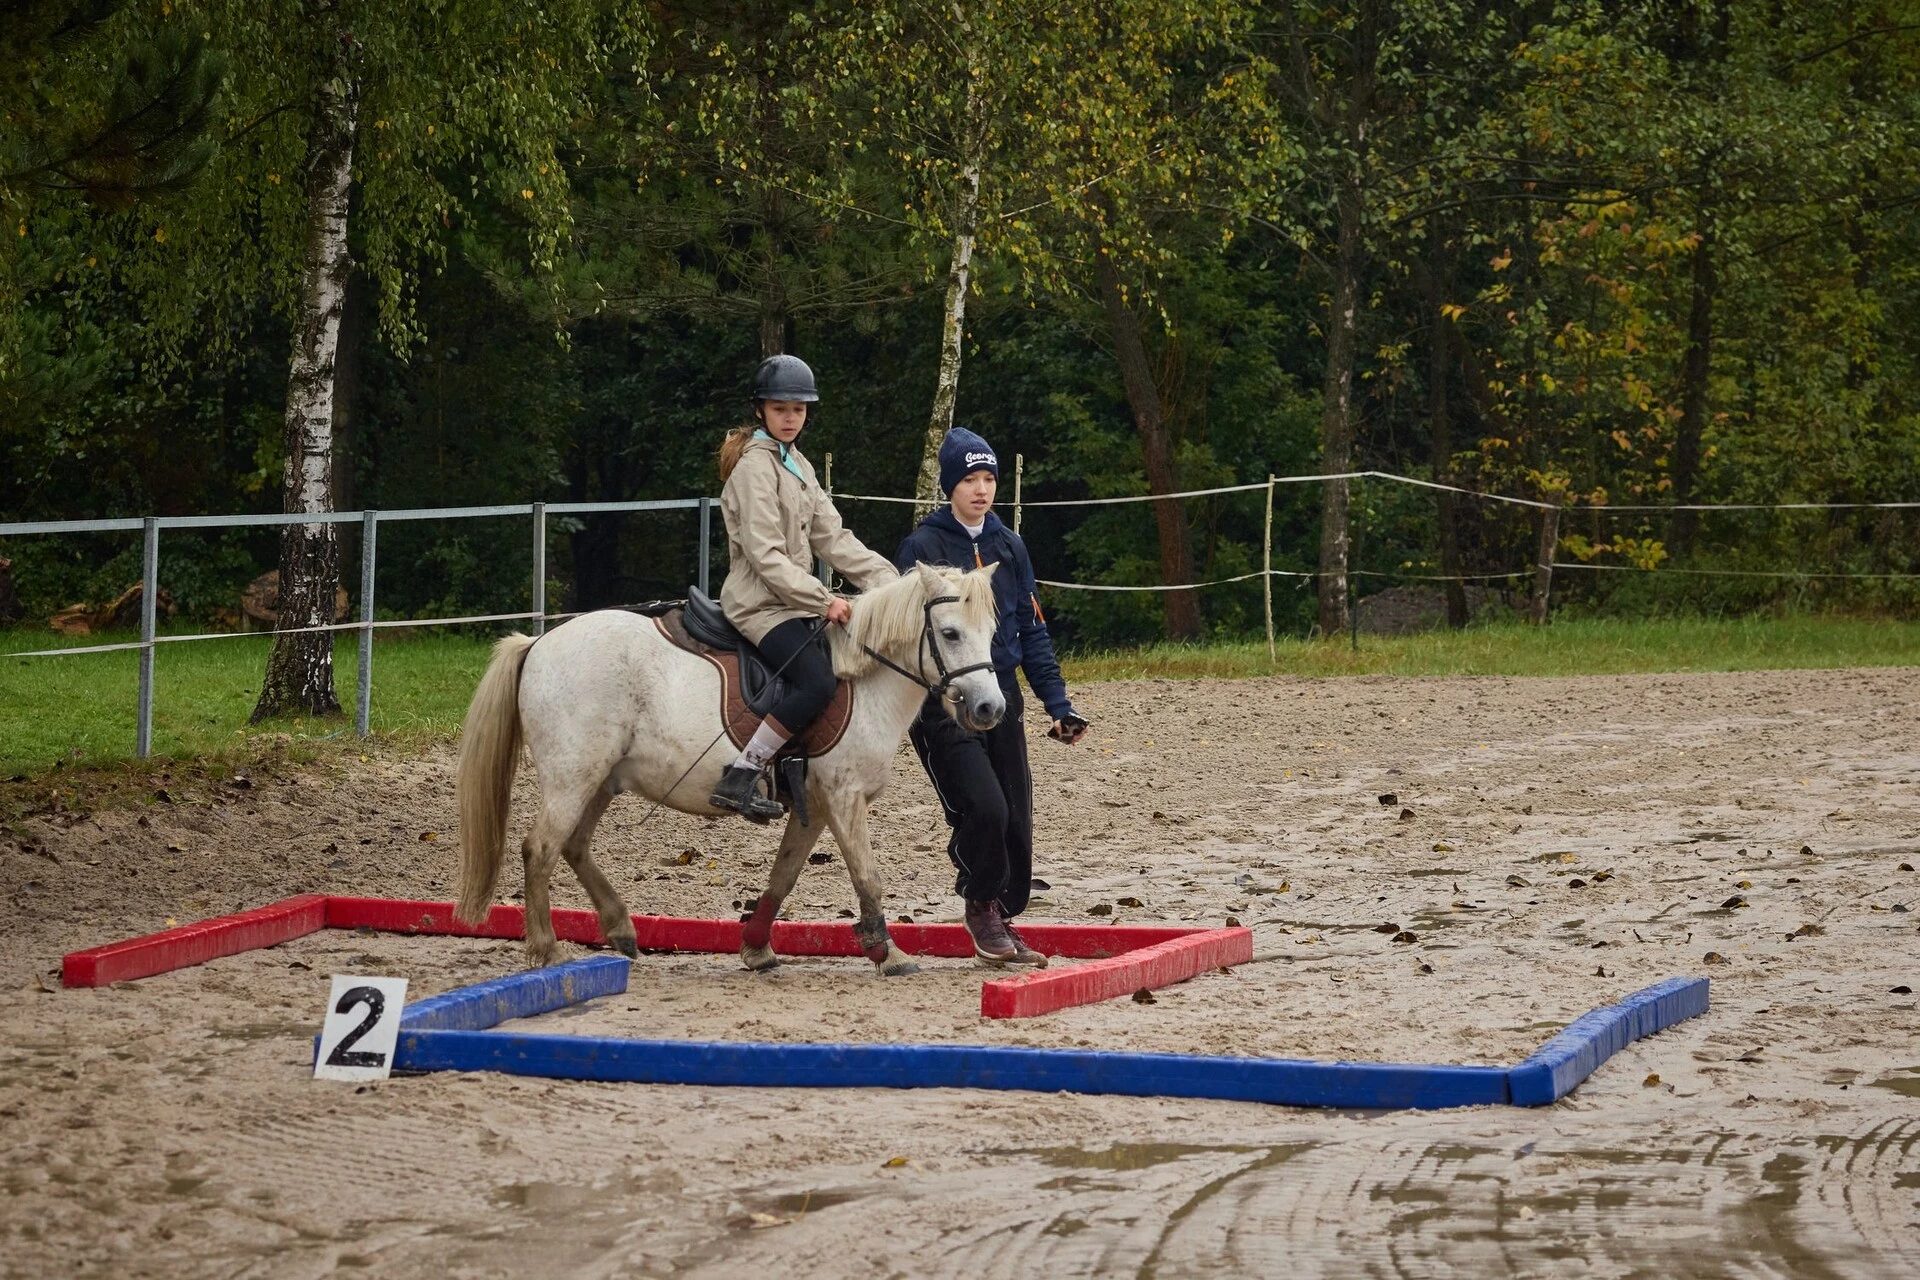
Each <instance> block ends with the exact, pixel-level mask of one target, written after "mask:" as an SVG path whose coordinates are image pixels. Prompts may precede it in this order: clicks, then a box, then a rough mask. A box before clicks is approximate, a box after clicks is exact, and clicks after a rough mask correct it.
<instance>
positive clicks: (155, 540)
mask: <svg viewBox="0 0 1920 1280" xmlns="http://www.w3.org/2000/svg"><path fill="white" fill-rule="evenodd" d="M628 511H697V512H699V519H700V546H699V552H698V556H699V560H698V564H697V565H696V567H695V571H694V572H695V581H696V583H697V584H698V585H699V587H700V589H701V590H702V591H705V590H707V585H708V577H707V564H708V561H709V560H710V559H711V558H712V554H711V553H712V546H713V499H712V498H705V497H703V498H668V499H664V500H661V501H652V502H517V503H508V504H505V505H500V506H489V507H415V508H410V509H407V510H401V511H325V512H315V513H311V514H299V515H258V516H144V517H143V516H127V517H123V518H120V519H113V520H42V521H13V522H8V523H0V537H13V536H19V535H35V534H58V533H132V532H135V531H138V532H139V533H140V535H141V539H142V542H141V554H140V639H139V640H137V641H132V642H129V643H126V644H97V645H76V646H73V647H70V648H63V649H44V650H33V651H29V652H27V653H22V654H16V655H13V656H16V657H61V656H66V655H70V654H81V653H110V652H113V651H115V650H124V649H137V650H139V651H140V692H139V712H138V717H137V719H136V721H135V729H134V750H135V753H136V754H137V755H139V757H140V758H141V759H145V758H147V757H148V756H149V755H151V754H152V753H153V656H154V650H155V648H156V647H157V646H159V645H162V644H166V643H169V642H175V641H185V640H216V639H225V638H226V636H225V635H218V634H214V635H193V636H157V635H155V634H154V632H155V623H156V622H157V616H156V605H157V603H158V599H159V593H160V532H161V530H163V529H239V528H259V527H261V526H271V525H289V524H358V525H359V526H360V620H359V621H358V622H342V623H335V624H332V625H329V626H319V627H302V628H288V630H290V631H292V630H299V631H358V632H359V633H360V661H359V681H358V686H357V688H356V690H355V694H356V699H355V700H356V704H357V705H356V706H355V709H354V731H355V732H356V733H358V734H359V736H361V737H363V738H364V737H366V736H368V735H369V734H370V733H371V732H372V726H371V724H370V719H371V715H372V707H373V633H374V632H375V631H376V630H379V629H380V628H382V627H424V626H436V625H442V626H444V625H448V624H453V623H463V622H511V621H528V622H531V623H532V624H533V631H534V634H535V635H538V634H540V633H542V632H544V631H545V630H546V624H547V621H548V619H549V618H555V617H565V616H568V615H564V614H550V613H548V612H547V517H548V516H550V515H591V514H595V513H598V512H628ZM485 516H530V517H532V520H533V530H532V535H533V583H532V586H533V590H532V607H531V608H530V609H528V610H527V611H526V612H525V613H498V614H484V615H479V616H475V617H466V618H410V619H401V620H390V621H387V622H376V621H375V620H374V616H373V615H374V598H375V597H374V581H375V576H376V575H375V568H376V559H377V556H378V554H379V538H380V526H381V525H382V524H384V523H390V522H393V521H399V520H471V519H476V518H480V517H485Z"/></svg>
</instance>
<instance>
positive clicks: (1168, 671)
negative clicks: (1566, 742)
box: [1063, 616, 1920, 682]
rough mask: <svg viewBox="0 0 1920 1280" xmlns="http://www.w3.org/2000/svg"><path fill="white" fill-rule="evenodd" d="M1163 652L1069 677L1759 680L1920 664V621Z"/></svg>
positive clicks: (1549, 632) (1580, 623) (1122, 656)
mask: <svg viewBox="0 0 1920 1280" xmlns="http://www.w3.org/2000/svg"><path fill="white" fill-rule="evenodd" d="M1276 648H1277V650H1278V653H1277V655H1276V658H1275V659H1274V660H1273V661H1271V662H1270V661H1269V660H1268V658H1267V646H1266V645H1265V643H1253V644H1225V645H1207V646H1188V645H1173V644H1159V645H1151V646H1148V647H1146V648H1142V649H1124V650H1118V651H1115V652H1110V653H1086V654H1080V655H1077V656H1075V657H1071V658H1068V659H1067V660H1066V662H1065V663H1064V664H1063V665H1064V666H1065V669H1066V674H1067V679H1068V681H1069V682H1073V681H1091V680H1137V679H1142V678H1145V677H1153V676H1157V677H1163V678H1168V677H1170V678H1173V679H1225V678H1234V677H1245V676H1264V675H1273V674H1276V673H1278V674H1281V675H1293V676H1375V675H1384V676H1588V675H1620V674H1625V673H1629V672H1636V671H1760V670H1790V669H1797V668H1808V667H1891V666H1909V665H1920V623H1911V622H1892V621H1886V620H1883V619H1871V618H1842V617H1808V616H1801V617H1789V618H1742V619H1734V620H1730V621H1713V620H1709V619H1703V618H1675V619H1658V620H1653V621H1628V620H1620V619H1606V618H1595V619H1580V620H1568V621H1561V622H1555V623H1554V624H1553V625H1552V626H1550V627H1544V628H1542V627H1531V626H1526V625H1523V624H1520V623H1500V624H1494V625H1488V626H1475V627H1469V628H1467V629H1466V630H1464V631H1430V632H1424V633H1422V634H1419V635H1411V636H1368V635H1362V636H1361V637H1360V644H1359V647H1358V648H1357V649H1355V648H1353V647H1351V646H1350V645H1349V643H1348V640H1347V638H1346V637H1344V636H1343V637H1341V638H1340V639H1339V640H1335V641H1331V642H1327V641H1314V640H1294V639H1288V640H1282V641H1280V642H1279V644H1278V645H1277V646H1276Z"/></svg>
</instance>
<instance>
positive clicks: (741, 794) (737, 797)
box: [707, 765, 785, 827]
mask: <svg viewBox="0 0 1920 1280" xmlns="http://www.w3.org/2000/svg"><path fill="white" fill-rule="evenodd" d="M743 774H744V775H745V777H741V776H739V775H743ZM707 803H708V804H710V805H712V806H713V807H714V808H716V809H728V810H731V811H732V812H734V813H737V814H739V815H740V816H741V817H743V818H745V819H746V820H747V821H748V822H751V823H754V824H756V825H758V826H762V827H764V826H766V825H767V823H768V822H770V821H772V820H773V819H774V818H777V817H779V816H780V815H781V814H782V813H784V812H785V810H783V809H781V807H780V806H779V805H777V804H775V803H774V802H773V801H771V800H768V799H766V798H765V797H763V796H762V795H761V794H760V771H759V770H758V769H755V768H752V767H750V766H748V765H728V766H727V771H726V772H725V773H723V774H721V775H720V782H719V785H717V786H716V787H714V789H713V794H712V795H710V796H708V797H707Z"/></svg>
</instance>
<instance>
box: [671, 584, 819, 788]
mask: <svg viewBox="0 0 1920 1280" xmlns="http://www.w3.org/2000/svg"><path fill="white" fill-rule="evenodd" d="M653 625H654V626H656V627H658V628H660V634H661V635H663V636H665V637H666V638H667V639H668V640H670V641H672V642H673V643H674V644H676V645H678V646H679V647H680V648H682V649H685V650H686V651H687V652H688V653H697V654H699V655H700V656H701V657H702V658H705V659H706V660H707V661H708V662H710V663H712V664H713V667H714V670H716V671H718V672H719V673H720V715H721V717H722V718H723V719H724V720H725V721H726V725H727V737H728V738H729V739H730V740H731V741H732V742H733V745H734V746H736V747H744V746H746V745H747V739H749V738H751V737H752V736H753V731H754V730H755V729H757V728H759V726H760V721H761V720H762V719H763V718H764V717H765V716H766V714H767V712H768V711H769V710H770V709H771V708H772V707H773V705H774V704H775V703H776V702H778V701H779V700H780V697H781V695H782V694H783V693H785V692H786V680H785V678H784V677H782V676H779V675H777V674H776V673H775V670H774V667H773V664H772V663H769V662H768V661H767V660H766V658H765V657H764V656H762V654H761V653H760V651H759V650H758V649H756V648H754V647H753V645H752V644H750V643H748V641H747V638H746V637H745V636H743V635H741V634H740V633H739V632H738V631H737V630H735V629H734V626H733V624H732V623H731V622H728V621H727V618H726V615H725V614H724V613H722V612H721V611H720V605H719V604H718V603H717V602H716V601H714V600H712V599H711V598H709V597H708V596H706V595H705V594H703V593H702V592H701V591H700V590H698V589H697V588H695V589H692V590H690V591H689V593H688V597H687V603H686V604H685V605H683V606H680V607H679V608H674V609H669V610H667V611H666V612H665V613H659V614H655V615H654V619H653ZM852 719H853V686H852V685H851V684H849V683H847V682H846V681H845V680H842V681H840V682H839V684H838V686H837V687H836V688H835V689H834V691H833V701H832V702H829V703H828V704H827V709H826V710H825V711H823V712H821V713H820V718H819V719H818V720H815V721H814V722H813V724H812V725H811V726H809V727H808V729H807V730H806V732H804V733H799V734H795V735H794V736H793V738H791V739H790V740H789V741H788V742H787V745H786V746H784V747H782V748H780V753H779V755H777V756H776V757H775V759H776V760H789V759H794V758H801V759H810V758H812V757H813V756H823V755H825V754H826V753H827V752H829V751H831V750H833V749H834V748H835V747H837V746H839V745H840V739H841V738H843V737H845V736H846V733H847V725H848V723H850V722H851V721H852Z"/></svg>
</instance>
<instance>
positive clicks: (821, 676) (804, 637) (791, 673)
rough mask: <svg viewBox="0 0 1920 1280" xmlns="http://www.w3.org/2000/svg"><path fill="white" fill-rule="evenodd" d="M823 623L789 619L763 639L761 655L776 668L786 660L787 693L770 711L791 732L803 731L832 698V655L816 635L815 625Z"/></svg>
mask: <svg viewBox="0 0 1920 1280" xmlns="http://www.w3.org/2000/svg"><path fill="white" fill-rule="evenodd" d="M821 624H822V620H821V619H814V618H789V619H787V621H785V622H783V623H781V624H780V625H779V626H777V627H775V628H774V629H773V630H771V631H769V632H767V635H766V638H765V639H764V640H762V641H761V642H760V652H761V654H762V655H764V656H765V658H766V659H767V661H768V662H771V663H772V664H773V666H774V669H775V670H779V668H780V664H781V663H786V670H785V671H782V672H781V673H780V675H781V678H782V679H784V680H785V681H786V682H787V694H786V696H785V697H784V698H781V699H780V701H778V702H776V703H774V704H773V710H772V711H769V712H768V713H767V714H768V715H770V716H772V717H773V718H774V719H775V720H778V721H779V722H780V727H781V728H783V729H785V730H786V731H787V732H788V733H791V734H795V735H798V734H800V733H801V732H803V731H804V730H805V729H806V727H807V726H808V725H810V724H812V723H813V722H814V721H815V720H818V719H819V718H820V713H821V712H822V711H825V710H826V709H827V704H828V703H829V702H832V701H833V689H834V683H835V678H834V674H833V658H832V656H831V655H829V654H828V653H827V646H826V644H825V643H823V642H822V641H820V640H818V639H816V638H815V637H814V634H813V629H814V627H815V626H818V625H821Z"/></svg>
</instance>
